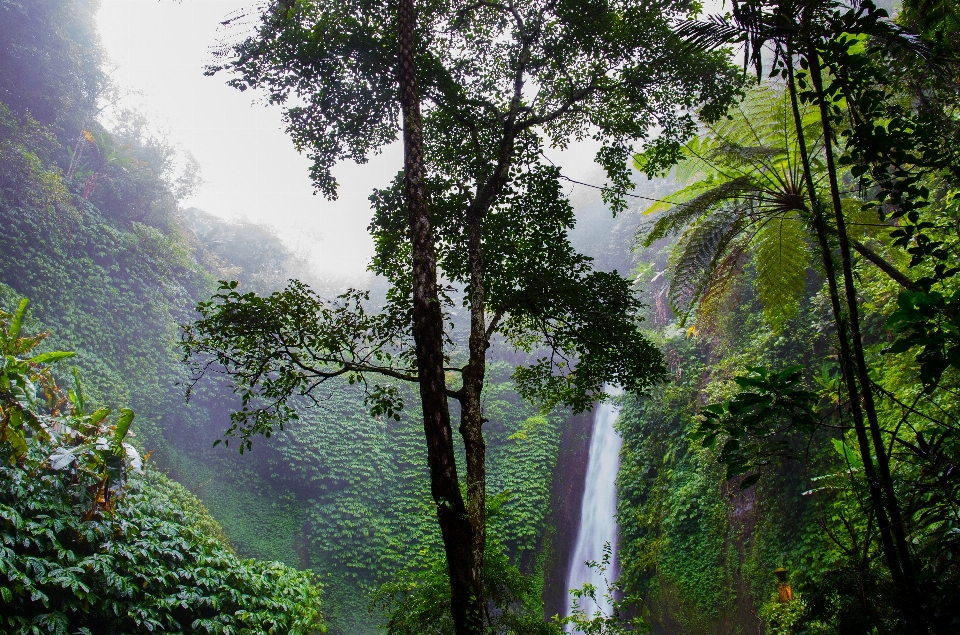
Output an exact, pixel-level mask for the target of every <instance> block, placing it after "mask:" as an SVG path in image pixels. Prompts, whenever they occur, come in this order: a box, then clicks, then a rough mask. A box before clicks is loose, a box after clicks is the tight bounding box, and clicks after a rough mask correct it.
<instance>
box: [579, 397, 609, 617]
mask: <svg viewBox="0 0 960 635" xmlns="http://www.w3.org/2000/svg"><path fill="white" fill-rule="evenodd" d="M606 392H607V394H609V395H614V396H616V395H621V394H623V391H622V390H620V389H615V388H611V387H607V388H606ZM619 414H620V409H619V407H618V406H616V405H614V404H612V403H610V402H609V401H605V402H603V403H602V404H600V406H599V407H598V408H597V410H596V415H595V416H594V418H593V434H592V435H591V437H590V456H589V458H588V460H587V478H586V483H585V485H584V488H583V504H582V506H581V508H580V525H579V528H578V530H577V542H576V544H575V545H574V549H573V557H572V558H571V560H570V573H569V575H568V576H567V588H568V589H580V588H582V587H583V585H584V584H585V583H587V582H589V583H590V584H592V585H594V587H596V589H597V603H596V604H595V603H593V602H592V601H590V600H589V599H585V598H584V599H580V600H578V602H579V603H580V608H581V609H583V610H584V611H586V613H587V615H588V616H591V617H592V616H593V615H594V614H595V613H596V611H597V609H598V608H599V609H601V610H602V611H603V612H604V613H605V614H607V615H609V614H610V612H611V606H610V602H609V600H607V599H606V598H605V597H604V595H605V594H606V593H607V585H606V582H605V581H604V579H603V576H602V575H601V572H600V571H599V570H598V569H597V568H595V567H588V566H587V565H586V564H585V563H586V562H588V561H593V562H597V563H599V562H601V561H602V560H603V547H604V544H606V543H609V544H610V549H611V556H610V566H609V568H608V570H607V572H606V574H605V575H606V578H607V580H609V581H610V582H613V581H614V580H615V579H616V573H617V572H616V570H615V569H616V558H617V520H616V513H617V484H616V479H617V470H618V469H619V467H620V446H621V445H622V444H623V442H622V440H621V439H620V435H619V434H617V431H616V430H614V428H613V425H614V423H616V421H617V417H618V415H619ZM571 601H572V599H571ZM598 604H599V606H598ZM571 608H572V607H570V606H568V608H567V614H568V615H569V614H570V612H571Z"/></svg>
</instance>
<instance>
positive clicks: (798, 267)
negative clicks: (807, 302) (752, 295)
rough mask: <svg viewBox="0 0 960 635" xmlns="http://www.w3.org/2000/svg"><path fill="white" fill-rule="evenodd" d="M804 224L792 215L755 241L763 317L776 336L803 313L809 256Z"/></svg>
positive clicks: (777, 220) (780, 218)
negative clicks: (798, 313) (802, 303)
mask: <svg viewBox="0 0 960 635" xmlns="http://www.w3.org/2000/svg"><path fill="white" fill-rule="evenodd" d="M804 236H805V232H804V227H803V224H802V223H801V222H800V221H799V220H798V219H797V218H796V216H792V215H783V216H778V217H775V218H773V219H771V220H770V221H768V222H767V223H765V224H764V225H763V226H762V227H761V228H760V230H759V231H758V232H757V234H756V236H754V239H753V263H754V266H755V267H756V269H757V283H756V284H757V292H758V294H759V295H760V301H761V302H762V303H763V314H764V317H765V318H766V319H767V322H768V323H769V324H770V326H771V328H773V330H774V332H776V333H779V332H781V331H782V330H783V327H784V325H785V324H786V323H787V321H788V320H790V319H791V318H793V317H795V316H796V315H797V312H798V311H799V310H800V297H801V296H802V294H803V289H804V285H805V283H806V278H807V265H808V257H807V256H808V254H807V248H806V242H805V241H804Z"/></svg>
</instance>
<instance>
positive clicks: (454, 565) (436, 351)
mask: <svg viewBox="0 0 960 635" xmlns="http://www.w3.org/2000/svg"><path fill="white" fill-rule="evenodd" d="M414 24H415V14H414V5H413V0H400V5H399V10H398V12H397V32H398V38H397V39H398V51H397V53H398V54H397V81H398V84H399V89H400V107H401V111H402V115H403V162H404V189H405V195H406V202H407V212H408V216H409V223H410V240H411V244H412V248H413V338H414V342H415V344H416V355H417V373H418V376H419V379H420V400H421V403H422V406H423V430H424V434H425V435H426V440H427V461H428V463H429V465H430V491H431V493H432V495H433V500H434V502H435V503H436V505H437V520H438V521H439V523H440V532H441V535H442V537H443V546H444V550H445V554H446V558H447V567H448V571H449V574H450V607H451V613H452V616H453V623H454V628H455V630H456V633H457V635H479V634H480V633H482V631H483V621H482V615H481V609H482V607H483V592H482V591H483V587H482V585H479V584H478V582H479V580H478V579H477V576H476V566H475V559H474V528H473V526H472V524H471V521H470V518H469V517H468V515H467V510H466V507H465V505H464V501H463V495H462V494H461V492H460V483H459V480H458V478H457V465H456V456H455V454H454V450H453V431H452V428H451V425H450V409H449V405H448V403H447V386H446V378H445V376H444V357H443V315H442V313H441V311H440V302H439V299H438V296H437V262H436V253H435V247H434V240H433V229H432V227H431V222H430V214H429V210H428V209H427V199H426V191H425V183H424V181H425V176H426V168H425V167H424V149H423V126H422V121H421V117H420V99H419V95H418V93H417V81H416V62H415V49H414Z"/></svg>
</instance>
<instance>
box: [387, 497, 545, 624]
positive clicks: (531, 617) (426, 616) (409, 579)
mask: <svg viewBox="0 0 960 635" xmlns="http://www.w3.org/2000/svg"><path fill="white" fill-rule="evenodd" d="M490 507H491V514H490V516H489V517H490V518H495V517H496V516H497V513H498V508H499V505H498V504H497V503H494V504H492V505H491V506H490ZM484 566H485V567H486V571H485V576H484V578H485V580H486V581H487V584H486V585H485V590H486V592H487V594H488V598H487V602H486V607H487V609H486V615H485V616H484V624H485V629H486V630H485V632H488V633H490V634H491V635H559V634H560V632H561V630H560V628H559V626H558V625H557V624H555V623H549V622H545V621H544V619H543V605H542V601H541V599H540V597H539V596H540V593H541V592H542V589H539V588H537V587H536V585H535V584H534V583H533V580H532V579H531V578H530V577H529V576H525V575H523V574H522V573H521V572H520V571H519V570H518V569H517V567H515V566H514V565H512V564H510V561H509V559H508V558H507V557H506V555H505V554H504V552H503V545H502V544H500V542H499V541H498V540H497V538H496V537H495V534H491V533H489V532H488V534H487V553H486V557H485V558H484ZM449 585H450V582H449V577H448V574H447V564H446V561H445V560H444V559H443V558H442V557H441V558H438V557H433V558H432V559H431V561H430V562H429V564H428V567H427V568H424V569H419V570H417V569H407V570H402V571H400V572H398V573H397V574H396V576H395V577H394V578H393V579H392V580H390V581H388V582H386V583H385V584H383V585H382V586H381V587H380V588H379V589H378V590H377V591H376V592H375V593H374V594H373V596H372V605H373V606H376V607H378V608H381V609H383V610H384V611H385V613H387V614H388V615H389V616H390V619H389V621H388V622H387V623H386V624H385V626H386V632H387V633H388V635H421V634H422V635H451V634H452V633H453V632H454V630H453V621H452V619H451V618H450V608H449V605H450V590H449Z"/></svg>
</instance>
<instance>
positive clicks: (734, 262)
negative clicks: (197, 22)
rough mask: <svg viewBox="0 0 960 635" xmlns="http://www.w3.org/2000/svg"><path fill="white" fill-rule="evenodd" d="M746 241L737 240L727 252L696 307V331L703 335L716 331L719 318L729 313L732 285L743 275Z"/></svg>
mask: <svg viewBox="0 0 960 635" xmlns="http://www.w3.org/2000/svg"><path fill="white" fill-rule="evenodd" d="M746 247H747V245H746V241H742V240H737V241H734V244H732V245H731V246H730V248H729V249H728V250H727V255H726V256H724V257H723V259H722V260H721V261H720V263H719V264H718V265H717V266H716V268H714V270H713V276H712V278H711V280H710V284H709V286H708V287H707V289H706V291H704V293H703V295H702V296H701V297H700V302H699V304H698V305H697V330H698V331H702V332H704V333H709V332H711V331H714V332H715V331H718V330H720V329H719V326H718V325H719V322H720V320H721V316H724V315H727V314H728V313H729V308H730V306H731V304H732V303H731V302H728V300H729V297H730V292H731V290H732V289H733V283H734V281H735V280H737V279H738V278H739V277H740V275H741V274H742V273H743V265H744V262H745V261H746Z"/></svg>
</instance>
